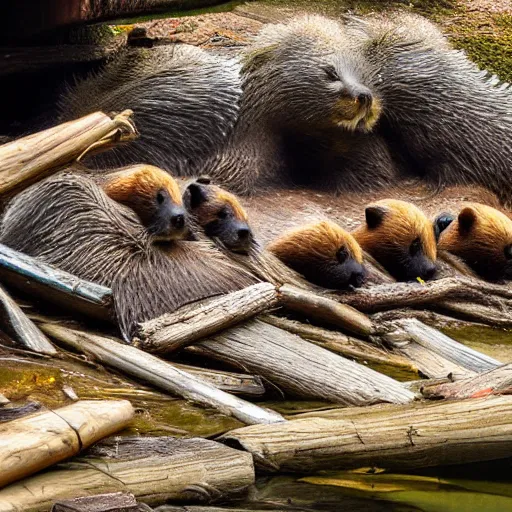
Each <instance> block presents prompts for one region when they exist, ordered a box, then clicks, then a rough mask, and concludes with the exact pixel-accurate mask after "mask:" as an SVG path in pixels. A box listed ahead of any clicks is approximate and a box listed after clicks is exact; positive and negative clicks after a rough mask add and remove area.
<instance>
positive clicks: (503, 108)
mask: <svg viewBox="0 0 512 512" xmlns="http://www.w3.org/2000/svg"><path fill="white" fill-rule="evenodd" d="M345 29H346V35H347V37H349V38H351V40H352V41H354V42H355V41H358V44H359V46H360V51H359V55H361V59H362V66H364V67H367V68H368V69H371V70H372V71H371V72H370V71H369V72H368V73H367V76H366V78H367V79H368V81H365V82H364V83H365V85H367V86H368V87H369V89H370V90H371V91H372V92H373V93H374V94H376V95H378V97H379V98H380V100H381V102H382V116H381V121H380V122H379V126H378V130H377V131H378V133H380V134H381V135H382V136H383V137H384V138H385V139H386V141H387V142H388V144H389V145H390V146H391V147H392V149H393V154H394V155H395V156H396V157H397V158H399V159H400V160H401V161H402V162H403V163H404V164H405V166H406V167H407V169H408V170H409V171H410V172H412V173H414V174H415V175H417V176H420V177H422V178H424V179H425V180H427V181H428V182H430V183H431V184H434V185H435V186H438V187H440V186H444V185H450V184H462V185H464V184H480V185H482V186H484V187H487V188H489V189H491V190H492V191H493V192H495V193H496V194H497V195H498V196H499V197H500V199H501V201H502V202H504V203H506V204H510V203H511V201H512V187H511V185H510V162H511V161H512V89H511V87H510V86H509V85H508V84H505V83H500V81H499V79H497V78H496V77H495V76H491V74H490V73H487V72H485V71H484V72H483V71H480V70H479V69H478V67H477V66H476V65H475V64H474V63H473V62H471V61H470V60H469V59H468V58H467V57H466V55H465V54H464V52H462V51H459V50H455V49H453V48H452V46H451V45H450V44H449V42H448V41H447V39H446V38H445V37H444V36H443V35H442V33H441V32H440V30H439V29H437V28H436V27H435V26H434V25H433V24H432V23H431V22H429V21H427V20H425V19H424V18H422V17H420V16H416V15H412V14H404V13H400V14H396V15H394V16H388V17H385V16H372V17H367V18H364V19H362V20H361V19H351V20H350V21H349V22H348V24H347V25H346V28H345Z"/></svg>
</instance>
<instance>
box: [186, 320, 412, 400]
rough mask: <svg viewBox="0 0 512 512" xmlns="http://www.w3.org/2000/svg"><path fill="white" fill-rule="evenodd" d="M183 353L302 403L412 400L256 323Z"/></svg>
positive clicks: (373, 376) (365, 371)
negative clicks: (257, 379)
mask: <svg viewBox="0 0 512 512" xmlns="http://www.w3.org/2000/svg"><path fill="white" fill-rule="evenodd" d="M187 351H190V352H192V353H196V354H200V355H201V356H204V357H210V358H213V359H218V360H220V361H223V362H225V363H228V364H231V365H236V366H238V367H240V368H244V369H246V370H247V371H250V372H253V373H255V374H257V375H261V376H262V377H264V378H266V379H268V380H269V381H270V382H273V383H274V384H276V385H277V386H278V387H279V388H280V389H282V390H284V391H286V392H287V393H290V394H292V395H294V396H299V397H301V398H313V399H321V400H328V401H331V402H335V403H340V404H344V405H368V404H372V403H377V402H394V403H406V402H409V401H410V400H413V398H414V394H413V393H411V392H410V391H408V390H406V389H405V388H404V387H403V386H402V385H401V384H400V383H398V382H397V381H395V380H393V379H391V378H390V377H386V376H385V375H382V374H380V373H378V372H376V371H374V370H371V369H370V368H367V367H365V366H362V365H360V364H358V363H355V362H354V361H349V360H347V359H345V358H343V357H341V356H339V355H337V354H333V353H332V352H330V351H328V350H325V349H323V348H321V347H318V346H316V345H313V344H312V343H309V342H307V341H305V340H303V339H301V338H299V337H298V336H295V335H294V334H291V333H289V332H287V331H284V330H282V329H278V328H277V327H274V326H272V325H269V324H266V323H264V322H262V321H260V320H250V321H249V322H246V323H245V324H243V325H240V326H237V327H234V328H231V329H229V330H227V331H223V332H222V333H220V334H218V335H217V336H215V337H213V338H211V339H209V340H204V341H201V342H199V343H198V344H196V345H193V346H190V347H188V348H187Z"/></svg>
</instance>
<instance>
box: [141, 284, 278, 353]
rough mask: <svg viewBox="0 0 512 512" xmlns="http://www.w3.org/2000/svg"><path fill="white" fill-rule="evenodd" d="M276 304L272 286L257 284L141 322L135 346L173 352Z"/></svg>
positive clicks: (154, 350) (155, 351) (151, 350)
mask: <svg viewBox="0 0 512 512" xmlns="http://www.w3.org/2000/svg"><path fill="white" fill-rule="evenodd" d="M276 304H277V292H276V289H275V287H274V286H273V285H272V284H270V283H258V284H255V285H252V286H249V287H247V288H244V289H243V290H240V291H236V292H233V293H229V294H226V295H223V296H221V297H215V298H213V299H209V300H207V301H202V302H200V303H196V304H192V305H188V306H184V307H183V308H180V309H179V310H178V311H175V312H174V313H171V314H166V315H163V316H161V317H159V318H155V319H154V320H149V321H148V322H144V323H143V324H141V325H140V327H139V330H138V338H139V340H138V343H137V345H138V346H140V347H141V348H142V349H144V350H147V351H148V352H152V353H166V352H173V351H175V350H177V349H179V348H180V347H182V346H183V345H190V344H191V343H193V342H194V341H196V340H198V339H200V338H204V337H206V336H209V335H211V334H214V333H216V332H218V331H220V330H222V329H226V328H228V327H231V326H233V325H235V324H238V323H240V322H243V321H244V320H247V319H249V318H251V317H253V316H255V315H257V314H258V313H261V312H262V311H266V310H269V309H271V308H272V307H274V306H276Z"/></svg>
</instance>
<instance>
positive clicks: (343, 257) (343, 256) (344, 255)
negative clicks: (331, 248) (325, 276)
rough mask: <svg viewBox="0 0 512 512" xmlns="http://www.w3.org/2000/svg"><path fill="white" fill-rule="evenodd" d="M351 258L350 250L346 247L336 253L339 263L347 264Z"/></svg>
mask: <svg viewBox="0 0 512 512" xmlns="http://www.w3.org/2000/svg"><path fill="white" fill-rule="evenodd" d="M348 257H349V254H348V250H347V248H346V247H341V248H340V249H339V250H338V252H337V253H336V259H337V260H338V262H339V263H345V261H347V259H348Z"/></svg>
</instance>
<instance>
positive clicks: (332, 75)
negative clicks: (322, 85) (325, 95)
mask: <svg viewBox="0 0 512 512" xmlns="http://www.w3.org/2000/svg"><path fill="white" fill-rule="evenodd" d="M324 71H325V74H326V75H327V78H328V79H329V80H332V81H333V82H338V81H339V80H340V77H339V75H338V73H337V72H336V70H335V69H334V66H326V67H325V68H324Z"/></svg>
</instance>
